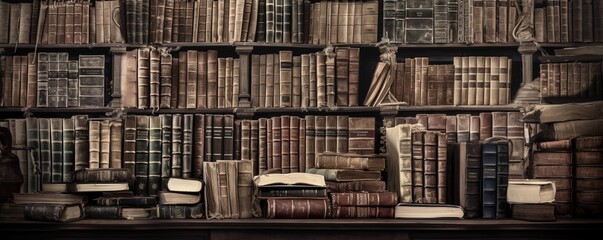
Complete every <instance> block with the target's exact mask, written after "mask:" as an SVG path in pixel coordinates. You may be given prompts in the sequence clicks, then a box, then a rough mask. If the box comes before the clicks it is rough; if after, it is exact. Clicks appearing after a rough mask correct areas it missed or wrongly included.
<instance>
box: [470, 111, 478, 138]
mask: <svg viewBox="0 0 603 240" xmlns="http://www.w3.org/2000/svg"><path fill="white" fill-rule="evenodd" d="M480 128H481V125H480V116H470V117H469V141H471V142H476V141H479V140H480V130H481V129H480Z"/></svg>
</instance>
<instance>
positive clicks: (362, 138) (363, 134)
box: [348, 117, 375, 154]
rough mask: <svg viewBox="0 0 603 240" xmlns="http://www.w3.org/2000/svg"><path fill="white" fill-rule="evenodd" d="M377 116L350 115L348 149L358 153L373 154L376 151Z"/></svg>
mask: <svg viewBox="0 0 603 240" xmlns="http://www.w3.org/2000/svg"><path fill="white" fill-rule="evenodd" d="M374 126H375V118H372V117H350V118H349V125H348V127H349V130H348V134H349V137H348V151H349V152H350V153H358V154H373V153H374V151H375V129H374Z"/></svg>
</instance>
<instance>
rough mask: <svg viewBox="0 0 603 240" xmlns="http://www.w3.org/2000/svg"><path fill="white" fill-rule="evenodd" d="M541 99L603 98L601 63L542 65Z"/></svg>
mask: <svg viewBox="0 0 603 240" xmlns="http://www.w3.org/2000/svg"><path fill="white" fill-rule="evenodd" d="M540 97H541V98H542V99H546V98H547V97H582V98H601V97H603V74H602V72H601V63H600V62H574V63H546V64H540Z"/></svg>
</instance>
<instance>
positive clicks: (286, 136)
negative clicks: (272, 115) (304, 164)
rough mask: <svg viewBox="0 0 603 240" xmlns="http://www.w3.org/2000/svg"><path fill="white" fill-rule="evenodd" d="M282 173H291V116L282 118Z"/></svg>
mask: <svg viewBox="0 0 603 240" xmlns="http://www.w3.org/2000/svg"><path fill="white" fill-rule="evenodd" d="M280 119H281V134H280V135H281V173H290V172H291V140H290V138H291V116H287V115H284V116H281V117H280Z"/></svg>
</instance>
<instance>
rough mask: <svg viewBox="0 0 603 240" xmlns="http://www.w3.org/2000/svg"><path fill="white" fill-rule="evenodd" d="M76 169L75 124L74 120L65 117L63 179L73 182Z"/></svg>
mask: <svg viewBox="0 0 603 240" xmlns="http://www.w3.org/2000/svg"><path fill="white" fill-rule="evenodd" d="M74 170H75V126H74V120H73V119H70V118H67V119H63V181H62V182H71V179H72V173H73V171H74Z"/></svg>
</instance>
